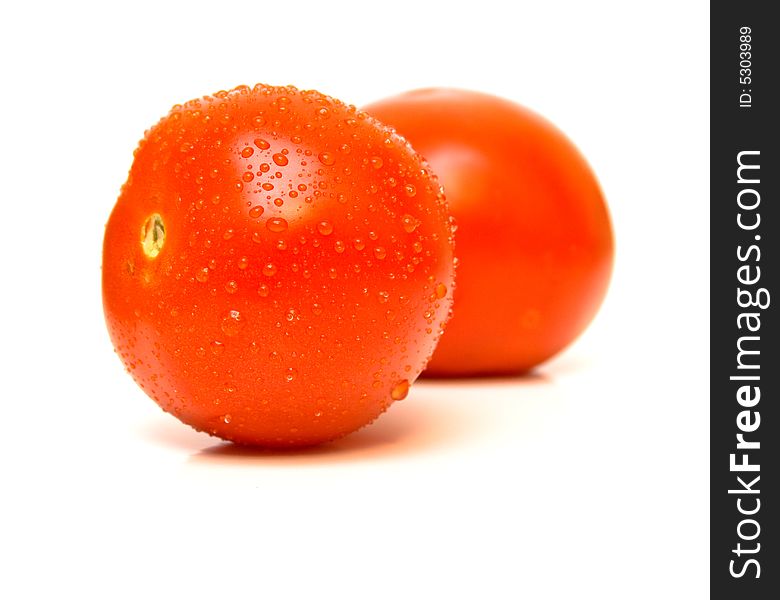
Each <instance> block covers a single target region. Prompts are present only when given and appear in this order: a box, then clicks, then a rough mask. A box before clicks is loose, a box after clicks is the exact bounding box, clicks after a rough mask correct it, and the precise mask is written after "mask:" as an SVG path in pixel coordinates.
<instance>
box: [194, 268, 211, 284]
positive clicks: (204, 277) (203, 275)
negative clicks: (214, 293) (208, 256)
mask: <svg viewBox="0 0 780 600" xmlns="http://www.w3.org/2000/svg"><path fill="white" fill-rule="evenodd" d="M195 279H197V280H198V281H200V282H201V283H206V282H207V281H208V280H209V268H208V267H203V268H202V269H198V270H197V271H196V272H195Z"/></svg>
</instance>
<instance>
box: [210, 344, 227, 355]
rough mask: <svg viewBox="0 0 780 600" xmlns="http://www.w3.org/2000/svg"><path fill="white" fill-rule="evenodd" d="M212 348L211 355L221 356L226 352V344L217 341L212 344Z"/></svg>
mask: <svg viewBox="0 0 780 600" xmlns="http://www.w3.org/2000/svg"><path fill="white" fill-rule="evenodd" d="M210 347H211V353H212V354H213V355H214V356H219V355H220V354H222V353H223V352H224V351H225V344H223V343H222V342H218V341H217V340H214V341H213V342H211V344H210Z"/></svg>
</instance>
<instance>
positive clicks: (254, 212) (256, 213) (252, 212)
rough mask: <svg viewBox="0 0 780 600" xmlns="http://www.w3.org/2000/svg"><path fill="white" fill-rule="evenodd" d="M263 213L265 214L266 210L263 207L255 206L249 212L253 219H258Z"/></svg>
mask: <svg viewBox="0 0 780 600" xmlns="http://www.w3.org/2000/svg"><path fill="white" fill-rule="evenodd" d="M263 212H265V209H264V208H263V207H262V206H253V207H252V209H251V210H250V211H249V216H250V217H252V218H253V219H257V218H258V217H259V216H260V215H262V214H263Z"/></svg>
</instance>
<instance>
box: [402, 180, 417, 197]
mask: <svg viewBox="0 0 780 600" xmlns="http://www.w3.org/2000/svg"><path fill="white" fill-rule="evenodd" d="M404 192H406V195H407V196H409V197H410V198H411V197H412V196H414V195H415V194H416V193H417V188H416V187H414V185H412V184H411V183H407V184H406V185H405V186H404Z"/></svg>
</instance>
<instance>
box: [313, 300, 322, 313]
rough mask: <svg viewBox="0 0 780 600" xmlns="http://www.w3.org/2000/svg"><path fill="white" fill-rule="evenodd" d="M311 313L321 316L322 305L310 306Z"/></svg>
mask: <svg viewBox="0 0 780 600" xmlns="http://www.w3.org/2000/svg"><path fill="white" fill-rule="evenodd" d="M311 312H313V313H314V314H315V315H321V314H322V305H320V304H317V303H316V302H315V303H314V304H312V305H311Z"/></svg>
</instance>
